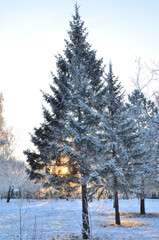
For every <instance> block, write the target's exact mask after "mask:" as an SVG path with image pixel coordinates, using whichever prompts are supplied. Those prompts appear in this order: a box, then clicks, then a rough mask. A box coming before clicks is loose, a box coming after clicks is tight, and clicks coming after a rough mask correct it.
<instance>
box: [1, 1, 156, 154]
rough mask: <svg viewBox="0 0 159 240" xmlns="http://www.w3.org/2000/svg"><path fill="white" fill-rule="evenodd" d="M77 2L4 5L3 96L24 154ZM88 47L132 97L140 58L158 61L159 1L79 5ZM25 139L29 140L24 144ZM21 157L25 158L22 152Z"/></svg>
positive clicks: (2, 34) (87, 2)
mask: <svg viewBox="0 0 159 240" xmlns="http://www.w3.org/2000/svg"><path fill="white" fill-rule="evenodd" d="M75 2H76V1H74V0H67V1H66V0H65V1H64V0H59V1H57V0H52V1H51V0H43V1H42V0H32V1H31V0H25V1H24V0H19V1H18V0H14V1H13V0H5V1H3V0H0V67H1V70H0V91H2V92H3V94H4V107H5V117H6V121H7V123H8V125H10V126H13V129H14V133H16V132H17V131H18V132H19V149H20V150H19V151H21V152H22V150H23V149H26V148H27V147H29V146H30V145H29V144H30V143H29V134H28V132H31V131H32V129H33V127H34V126H38V124H39V122H41V121H42V114H41V113H42V110H41V105H42V95H41V93H40V89H42V90H44V91H48V90H49V84H50V83H51V75H50V70H53V71H55V69H56V68H55V57H54V55H56V54H57V53H58V52H59V53H62V51H63V49H64V39H65V38H67V30H69V21H70V20H71V19H72V14H73V13H74V5H75ZM77 3H78V4H79V5H80V6H81V7H80V14H81V17H82V19H83V20H84V21H85V27H86V28H87V30H88V32H89V35H88V41H89V43H90V44H92V48H93V49H96V50H97V56H98V57H99V58H100V57H103V58H104V62H105V64H108V62H109V60H110V59H111V61H112V63H113V66H114V74H115V75H117V76H119V79H120V80H121V82H122V83H123V85H124V86H125V88H126V91H127V92H130V91H131V89H132V88H131V81H130V77H131V76H132V75H133V73H134V71H135V57H136V56H137V57H141V58H142V59H143V60H147V59H148V60H150V59H152V60H154V61H158V58H159V31H158V25H159V14H158V12H159V1H158V0H151V1H150V0H129V1H127V0H111V1H110V0H98V1H96V0H79V1H77ZM24 139H25V140H24ZM19 154H21V153H20V152H19Z"/></svg>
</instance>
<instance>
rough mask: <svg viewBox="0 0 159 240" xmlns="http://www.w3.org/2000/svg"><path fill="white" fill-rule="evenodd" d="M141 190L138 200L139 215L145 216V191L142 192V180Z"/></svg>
mask: <svg viewBox="0 0 159 240" xmlns="http://www.w3.org/2000/svg"><path fill="white" fill-rule="evenodd" d="M141 186H142V189H141V198H140V214H145V191H144V180H143V179H142V185H141Z"/></svg>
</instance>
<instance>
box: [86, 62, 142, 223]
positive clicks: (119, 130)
mask: <svg viewBox="0 0 159 240" xmlns="http://www.w3.org/2000/svg"><path fill="white" fill-rule="evenodd" d="M105 82H106V88H105V95H104V96H103V101H102V102H103V113H102V114H101V116H102V122H101V124H100V127H99V129H98V133H97V135H98V137H99V139H100V143H101V152H100V154H99V156H98V158H97V159H96V169H95V172H94V173H93V174H92V175H91V177H90V180H93V181H94V182H96V184H93V187H92V193H93V192H95V191H96V190H100V191H99V192H100V193H99V196H100V195H101V194H102V193H103V192H105V191H106V192H113V194H114V207H115V221H116V223H117V224H120V214H119V201H118V193H125V194H128V192H129V191H131V188H132V183H133V179H134V176H135V172H134V162H135V161H137V160H138V159H139V157H140V156H142V155H143V154H144V151H143V149H142V148H141V146H140V139H139V132H138V128H137V125H136V123H135V121H134V120H133V117H132V116H131V112H130V110H129V108H127V106H126V105H125V104H124V99H123V98H124V96H123V91H122V87H121V84H120V82H119V80H118V78H115V76H114V74H113V71H112V64H111V63H110V65H109V72H108V74H107V76H106V79H105Z"/></svg>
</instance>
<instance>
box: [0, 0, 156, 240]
mask: <svg viewBox="0 0 159 240" xmlns="http://www.w3.org/2000/svg"><path fill="white" fill-rule="evenodd" d="M87 35H88V33H87V29H86V28H85V23H84V22H83V21H82V19H81V16H80V8H79V7H78V5H77V4H76V5H75V9H74V14H73V16H72V19H71V21H70V29H69V30H68V39H67V40H65V48H64V50H63V53H59V54H58V55H57V56H56V58H55V59H54V60H55V61H56V72H52V73H51V74H52V85H50V93H46V92H44V91H43V90H42V91H41V92H42V97H43V100H44V103H45V104H44V105H43V108H42V112H43V122H42V123H41V124H40V126H35V128H34V129H33V131H32V133H31V136H30V140H31V142H32V144H33V148H32V149H28V147H27V146H24V155H25V156H26V163H25V162H23V161H20V160H19V159H17V158H16V157H15V156H14V148H15V147H16V145H15V144H14V143H15V139H14V136H13V134H12V130H11V129H10V128H8V127H7V125H6V123H5V119H4V114H3V112H4V105H3V103H4V99H3V93H1V95H0V166H1V175H0V180H1V185H0V196H1V204H0V205H1V207H0V208H1V209H2V212H3V209H5V211H4V212H3V213H2V215H3V214H4V216H3V217H4V218H5V217H6V216H5V213H6V215H7V216H10V215H8V214H10V213H11V212H12V216H11V217H10V219H11V220H12V224H10V223H9V218H6V220H5V221H6V223H5V222H3V217H2V220H0V221H2V222H1V228H2V226H3V225H8V226H9V224H10V228H11V229H12V231H11V233H10V235H9V233H7V234H8V235H7V234H6V232H4V233H3V234H4V235H3V236H2V238H0V239H4V240H6V239H20V240H26V239H28V240H33V239H34V240H36V239H42V240H49V239H50V240H51V239H52V240H56V239H63V240H64V239H65V240H66V239H72V240H73V239H77V240H78V239H91V240H93V239H94V240H106V239H156V240H157V239H159V229H157V228H155V227H156V226H157V227H159V225H156V224H157V222H158V220H159V108H158V107H159V97H158V96H159V95H158V91H159V89H157V91H156V89H154V91H156V94H155V95H154V96H153V97H151V98H150V97H149V96H147V94H146V91H145V90H146V88H147V86H148V84H151V81H152V80H153V78H156V79H157V73H158V70H156V72H155V71H153V70H152V71H149V79H148V80H147V78H145V81H144V79H143V78H142V76H143V75H142V74H141V72H142V71H143V69H142V63H141V61H140V59H138V62H137V63H138V68H137V70H136V73H137V74H136V77H134V78H133V82H134V90H133V91H132V93H131V94H129V95H128V96H127V94H126V93H125V91H124V86H122V83H121V82H120V76H119V78H118V76H116V75H115V73H114V70H113V62H111V61H110V62H109V63H104V62H103V59H98V58H97V52H96V51H95V50H93V48H92V46H91V45H90V44H89V43H88V41H87ZM156 69H157V68H156ZM158 69H159V66H158ZM150 75H151V76H150ZM156 81H158V79H157V80H156ZM137 203H138V206H137ZM50 204H52V205H50ZM35 205H36V206H35ZM37 206H38V207H39V206H42V207H41V208H39V209H40V210H39V215H38V213H37V211H38V208H36V207H37ZM70 208H71V210H69V209H70ZM7 209H8V210H7ZM15 209H17V210H16V211H15ZM25 209H30V214H32V215H30V216H31V219H33V222H31V221H32V220H29V218H25ZM31 209H32V210H31ZM45 209H46V212H47V214H48V215H47V216H48V217H47V216H45V220H44V219H43V221H44V222H45V224H44V225H43V231H41V229H42V227H39V228H38V223H39V221H40V220H39V219H40V217H41V215H40V214H42V213H43V215H45V213H44V212H45ZM77 209H78V211H79V212H78V213H77V212H75V211H77ZM92 209H93V210H92ZM111 209H112V210H111ZM120 209H122V210H120ZM51 211H52V213H51ZM71 211H72V215H74V218H73V217H72V215H71ZM91 211H94V214H95V217H94V218H93V216H92V217H91V213H90V212H91ZM112 212H113V213H112ZM33 214H35V215H36V216H35V215H33ZM49 214H50V215H53V216H52V217H54V218H55V219H54V220H53V219H51V218H50V217H49V216H50V215H49ZM111 214H112V216H111V222H109V221H108V220H109V218H110V215H111ZM128 215H129V217H128ZM130 215H131V216H130ZM38 216H39V218H38ZM64 216H65V220H63V217H64ZM124 216H125V217H127V218H131V219H129V220H132V221H131V224H132V225H131V226H130V225H129V224H128V223H129V221H127V220H125V223H124V220H123V218H124ZM104 217H105V218H104ZM41 218H42V217H41ZM71 219H72V220H71ZM138 219H139V221H138V222H137V220H138ZM145 219H146V223H145V222H144V220H145ZM99 220H100V221H101V222H100V227H101V228H98V231H96V232H95V230H94V228H95V227H94V224H95V222H98V221H99ZM26 221H28V222H29V221H30V223H31V225H32V226H33V231H32V233H30V232H28V230H27V229H25V231H24V228H25V227H24V225H27V224H28V222H26ZM57 221H59V225H57V227H56V224H57ZM65 221H66V222H67V221H68V224H69V225H68V226H69V228H68V229H66V230H65V231H63V232H62V227H59V226H60V225H63V229H64V228H65ZM149 221H150V223H149ZM147 222H148V224H150V225H151V227H152V226H154V230H152V231H154V233H153V234H154V235H152V232H150V233H144V232H145V231H146V229H148V226H147V225H146V224H147ZM77 223H78V224H77ZM110 223H111V224H110ZM39 224H40V223H39ZM104 224H105V226H104ZM124 224H125V225H124ZM126 224H128V226H127V225H126ZM133 224H134V225H133ZM135 224H136V225H135ZM75 225H77V228H78V230H76V226H75ZM53 226H54V228H53V229H54V230H52V231H51V229H52V227H53ZM102 226H103V227H102ZM123 226H124V227H125V229H126V230H125V231H127V232H126V235H124V232H123V231H124V230H122V229H123V228H122V227H123ZM130 227H131V228H130ZM28 228H29V227H28ZM134 228H135V229H136V230H133V229H134ZM142 228H144V229H142ZM8 229H9V228H7V230H6V231H7V232H8V231H10V230H8ZM39 229H40V230H39ZM55 229H56V231H55ZM58 229H59V230H58ZM46 232H47V233H46ZM54 232H56V234H55V233H54ZM94 232H95V233H94ZM138 232H140V233H141V234H139V235H137V233H138ZM142 232H143V233H144V234H145V235H142ZM93 233H94V234H93ZM1 234H2V233H1V231H0V235H1ZM148 234H150V235H148Z"/></svg>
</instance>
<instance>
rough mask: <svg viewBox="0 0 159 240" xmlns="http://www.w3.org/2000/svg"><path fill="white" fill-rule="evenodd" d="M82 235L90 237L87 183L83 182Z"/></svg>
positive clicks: (85, 237) (86, 237)
mask: <svg viewBox="0 0 159 240" xmlns="http://www.w3.org/2000/svg"><path fill="white" fill-rule="evenodd" d="M82 225H83V229H82V235H83V239H90V226H89V216H88V199H87V185H86V184H82Z"/></svg>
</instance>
